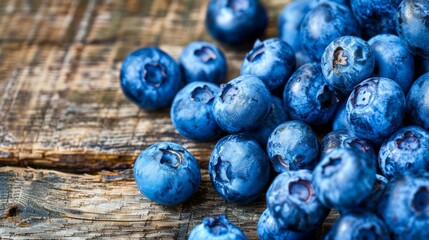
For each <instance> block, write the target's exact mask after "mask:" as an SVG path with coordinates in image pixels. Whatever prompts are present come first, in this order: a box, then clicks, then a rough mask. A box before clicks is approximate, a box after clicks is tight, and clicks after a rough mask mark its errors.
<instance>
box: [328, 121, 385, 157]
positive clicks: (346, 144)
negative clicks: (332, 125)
mask: <svg viewBox="0 0 429 240" xmlns="http://www.w3.org/2000/svg"><path fill="white" fill-rule="evenodd" d="M337 148H352V149H354V150H356V151H358V152H360V153H362V154H363V155H365V156H366V159H368V160H370V161H373V162H374V164H375V162H376V161H377V155H376V154H375V151H374V148H373V146H372V144H371V143H370V142H369V141H367V140H365V139H361V138H358V137H355V136H353V133H351V132H350V131H348V130H346V129H342V130H337V131H332V132H330V133H328V134H326V136H325V137H324V138H323V139H322V142H321V143H320V155H321V157H324V156H325V155H326V154H328V153H330V152H332V150H334V149H337Z"/></svg>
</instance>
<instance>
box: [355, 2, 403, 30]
mask: <svg viewBox="0 0 429 240" xmlns="http://www.w3.org/2000/svg"><path fill="white" fill-rule="evenodd" d="M400 3H401V1H400V0H350V5H351V8H352V11H353V14H354V16H355V17H356V19H357V21H358V22H359V24H360V25H361V27H362V30H363V31H364V35H365V36H366V37H368V38H370V37H372V36H375V35H377V34H382V33H393V34H394V33H396V29H395V27H396V24H395V18H396V16H395V14H396V9H397V8H398V6H399V4H400Z"/></svg>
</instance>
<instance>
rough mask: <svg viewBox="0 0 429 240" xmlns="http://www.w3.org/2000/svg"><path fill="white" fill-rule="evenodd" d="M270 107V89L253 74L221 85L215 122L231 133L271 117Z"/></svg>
mask: <svg viewBox="0 0 429 240" xmlns="http://www.w3.org/2000/svg"><path fill="white" fill-rule="evenodd" d="M270 109H271V94H270V91H269V90H268V89H267V87H266V86H265V84H264V83H263V82H262V81H261V80H260V79H259V78H257V77H254V76H251V75H243V76H240V77H237V78H235V79H233V80H231V81H230V82H228V83H226V84H222V85H221V87H220V92H219V94H218V95H216V96H215V99H214V103H213V113H214V117H215V119H216V122H217V123H218V124H219V126H220V127H221V128H222V129H223V130H225V131H227V132H229V133H238V132H242V131H249V130H253V129H255V128H256V127H257V126H258V125H259V124H261V123H262V122H263V121H264V119H265V118H266V117H267V116H268V114H269V113H270Z"/></svg>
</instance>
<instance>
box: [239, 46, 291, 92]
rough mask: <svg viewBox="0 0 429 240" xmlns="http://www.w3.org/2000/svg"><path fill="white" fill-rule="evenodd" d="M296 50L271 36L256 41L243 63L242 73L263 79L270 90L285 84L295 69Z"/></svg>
mask: <svg viewBox="0 0 429 240" xmlns="http://www.w3.org/2000/svg"><path fill="white" fill-rule="evenodd" d="M295 61H296V60H295V52H294V51H293V49H292V48H291V47H290V46H289V44H287V43H286V42H283V41H281V40H280V39H277V38H270V39H267V40H265V41H263V42H260V41H259V40H257V41H256V43H255V45H254V46H253V49H252V50H250V52H248V53H247V54H246V57H245V58H244V61H243V64H242V65H241V75H253V76H256V77H258V78H259V79H261V80H262V81H263V82H264V83H265V84H266V86H267V87H268V88H269V89H270V90H274V89H277V88H279V87H281V86H283V85H284V84H285V83H286V81H287V80H288V79H289V77H290V75H292V73H293V71H294V70H295Z"/></svg>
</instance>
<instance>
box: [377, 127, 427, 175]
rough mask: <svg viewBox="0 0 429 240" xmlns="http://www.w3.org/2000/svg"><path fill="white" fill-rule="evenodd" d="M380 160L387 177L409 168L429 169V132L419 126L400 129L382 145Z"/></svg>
mask: <svg viewBox="0 0 429 240" xmlns="http://www.w3.org/2000/svg"><path fill="white" fill-rule="evenodd" d="M378 161H379V164H380V169H381V172H382V173H383V175H384V176H386V177H387V178H392V177H393V176H395V175H397V174H402V173H404V172H405V171H407V170H418V169H429V132H427V131H426V130H424V129H423V128H421V127H417V126H407V127H404V128H401V129H399V130H398V131H397V132H395V133H394V134H392V135H391V136H390V137H389V139H387V140H386V141H385V142H384V143H383V145H381V148H380V151H379V153H378Z"/></svg>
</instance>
